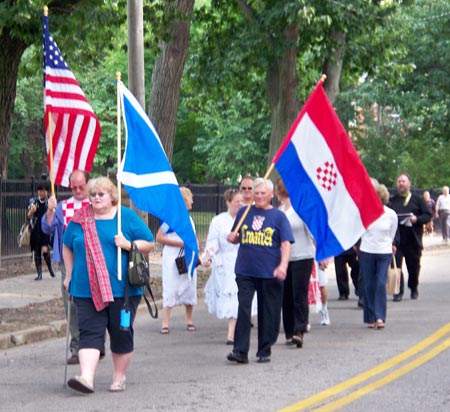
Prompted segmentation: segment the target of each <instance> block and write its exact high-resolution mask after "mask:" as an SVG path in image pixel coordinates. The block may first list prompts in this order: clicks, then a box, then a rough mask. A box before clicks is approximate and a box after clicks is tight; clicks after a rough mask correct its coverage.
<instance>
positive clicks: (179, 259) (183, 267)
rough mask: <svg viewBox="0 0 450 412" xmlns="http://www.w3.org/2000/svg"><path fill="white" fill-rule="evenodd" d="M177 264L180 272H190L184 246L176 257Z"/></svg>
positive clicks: (181, 273)
mask: <svg viewBox="0 0 450 412" xmlns="http://www.w3.org/2000/svg"><path fill="white" fill-rule="evenodd" d="M175 264H176V265H177V269H178V274H180V275H185V274H186V273H188V270H187V266H186V259H185V258H184V248H183V247H182V248H181V249H180V251H179V252H178V256H177V257H176V258H175Z"/></svg>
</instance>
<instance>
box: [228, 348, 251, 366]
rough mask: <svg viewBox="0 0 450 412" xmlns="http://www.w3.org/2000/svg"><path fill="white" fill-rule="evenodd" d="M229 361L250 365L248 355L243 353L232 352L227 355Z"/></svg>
mask: <svg viewBox="0 0 450 412" xmlns="http://www.w3.org/2000/svg"><path fill="white" fill-rule="evenodd" d="M227 359H228V360H229V361H230V362H237V363H248V357H247V355H244V354H243V353H239V352H235V351H232V352H230V353H229V354H228V355H227Z"/></svg>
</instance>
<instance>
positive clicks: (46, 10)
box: [44, 6, 48, 17]
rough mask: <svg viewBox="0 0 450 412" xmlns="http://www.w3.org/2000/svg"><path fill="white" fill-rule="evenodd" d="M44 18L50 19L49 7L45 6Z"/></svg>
mask: <svg viewBox="0 0 450 412" xmlns="http://www.w3.org/2000/svg"><path fill="white" fill-rule="evenodd" d="M44 16H46V17H48V7H47V6H44Z"/></svg>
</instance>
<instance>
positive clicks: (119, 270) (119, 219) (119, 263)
mask: <svg viewBox="0 0 450 412" xmlns="http://www.w3.org/2000/svg"><path fill="white" fill-rule="evenodd" d="M116 79H117V173H119V168H120V163H121V158H122V149H121V145H120V143H121V130H120V129H121V127H120V92H119V87H120V79H121V73H120V72H117V73H116ZM117 190H118V195H119V196H118V202H117V234H118V235H121V234H122V210H121V206H122V184H121V182H120V179H117ZM117 279H119V280H122V250H121V249H120V247H117Z"/></svg>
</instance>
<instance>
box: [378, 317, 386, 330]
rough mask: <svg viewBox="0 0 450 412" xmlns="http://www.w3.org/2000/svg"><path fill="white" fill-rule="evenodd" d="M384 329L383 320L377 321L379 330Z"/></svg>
mask: <svg viewBox="0 0 450 412" xmlns="http://www.w3.org/2000/svg"><path fill="white" fill-rule="evenodd" d="M383 328H384V322H383V321H382V320H381V319H378V320H377V329H383Z"/></svg>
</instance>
